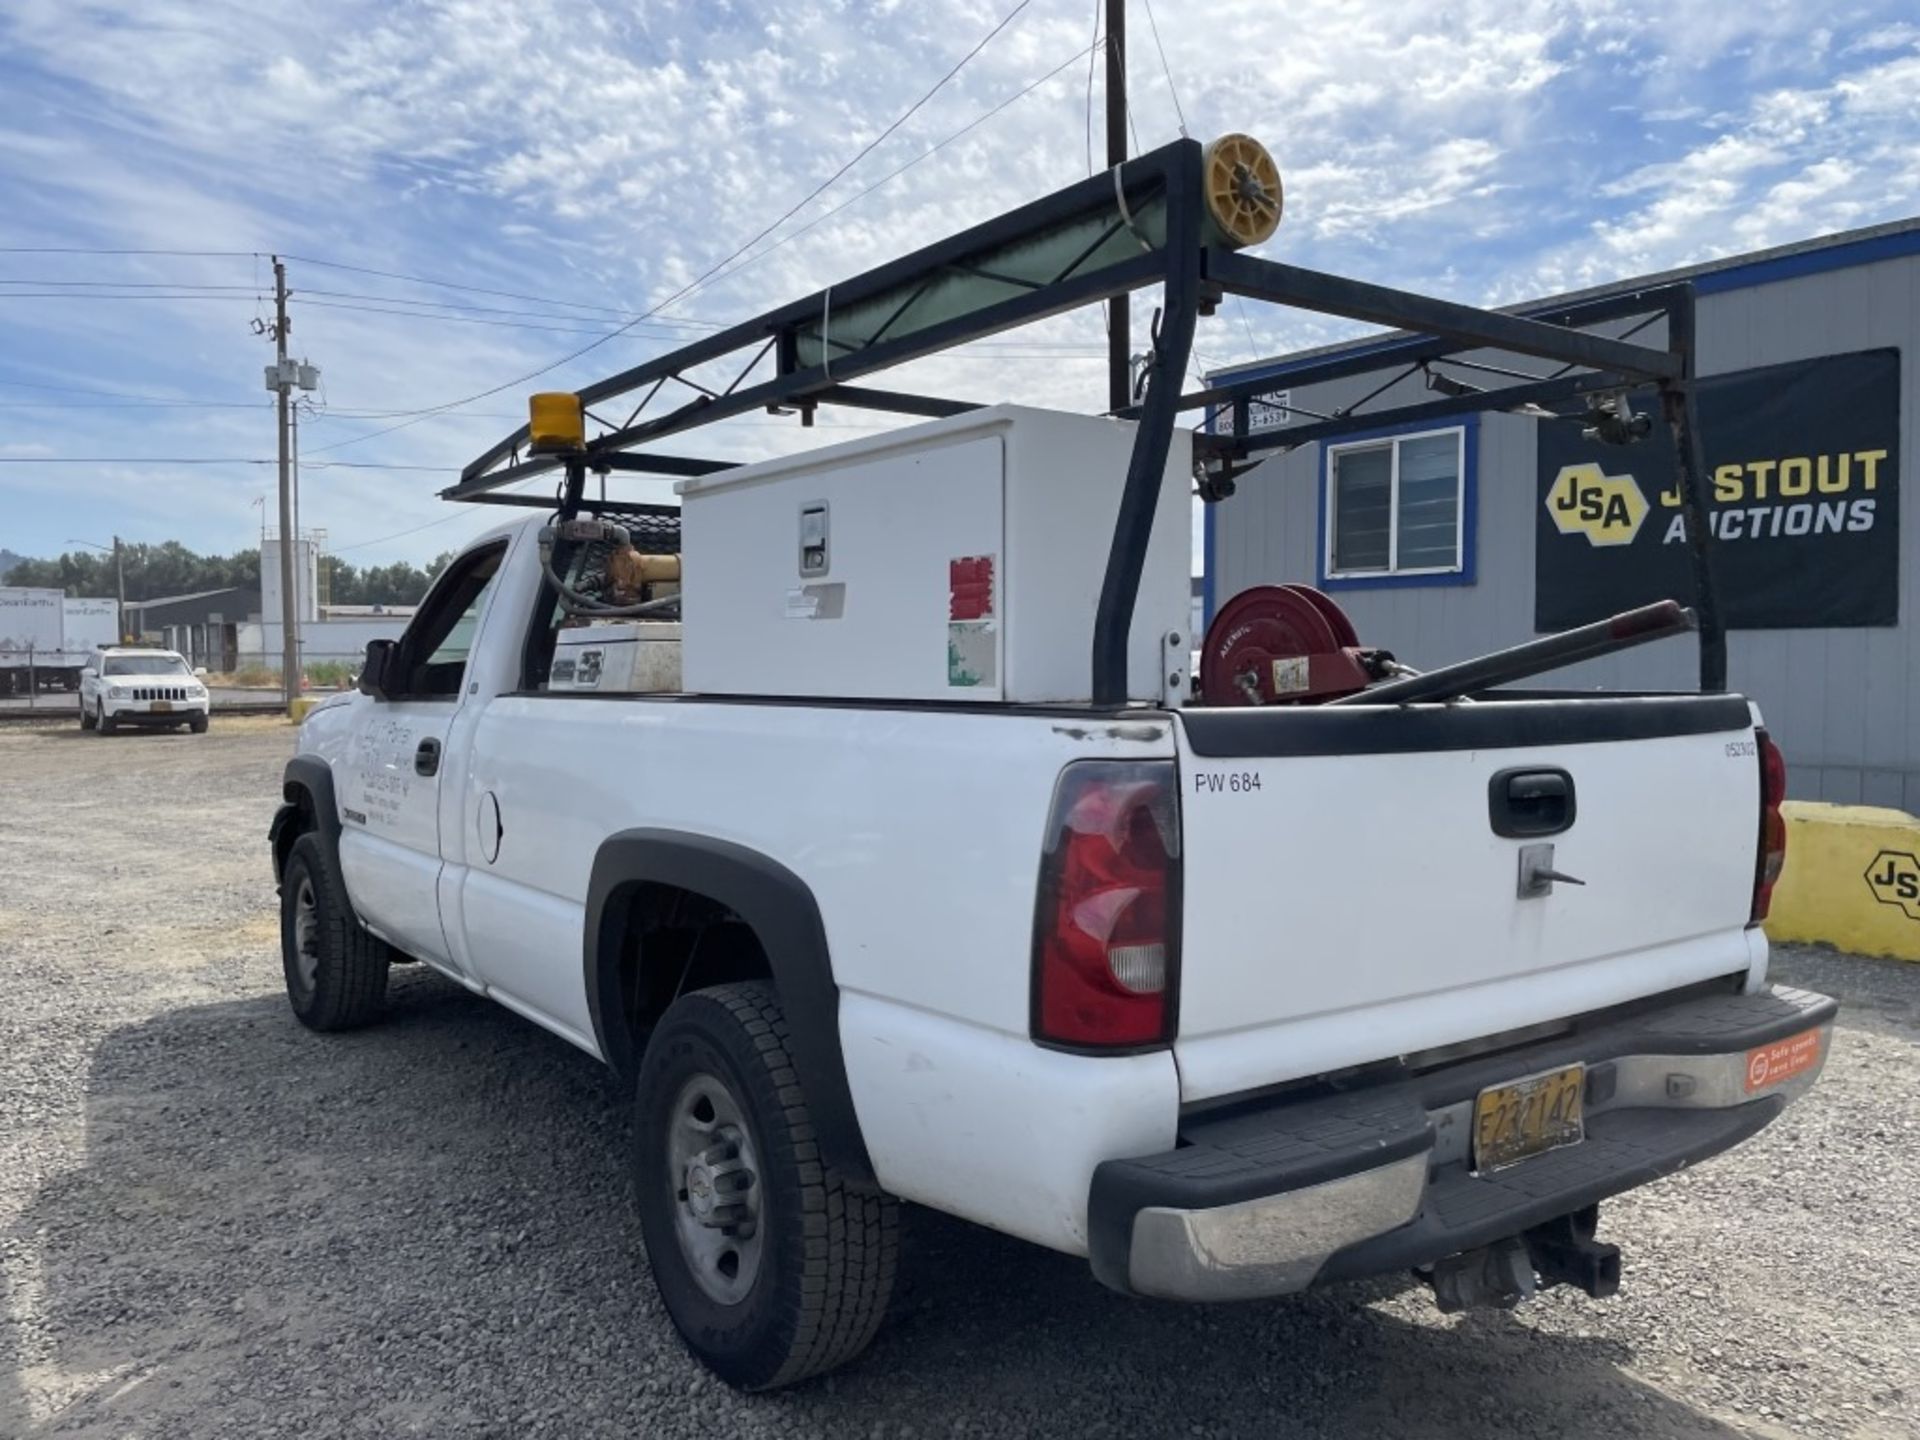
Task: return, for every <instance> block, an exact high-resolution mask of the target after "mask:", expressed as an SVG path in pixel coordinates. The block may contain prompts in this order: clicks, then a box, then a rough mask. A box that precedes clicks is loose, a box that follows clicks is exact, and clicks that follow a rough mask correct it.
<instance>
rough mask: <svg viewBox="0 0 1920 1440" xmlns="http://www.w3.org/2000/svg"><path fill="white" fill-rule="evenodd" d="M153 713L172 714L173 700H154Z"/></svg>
mask: <svg viewBox="0 0 1920 1440" xmlns="http://www.w3.org/2000/svg"><path fill="white" fill-rule="evenodd" d="M153 713H154V714H156V715H171V714H172V713H173V702H172V701H171V700H156V701H154V702H153Z"/></svg>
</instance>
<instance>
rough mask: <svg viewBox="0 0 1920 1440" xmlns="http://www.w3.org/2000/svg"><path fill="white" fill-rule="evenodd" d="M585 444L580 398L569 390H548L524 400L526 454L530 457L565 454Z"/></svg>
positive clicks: (584, 422) (583, 417) (581, 447)
mask: <svg viewBox="0 0 1920 1440" xmlns="http://www.w3.org/2000/svg"><path fill="white" fill-rule="evenodd" d="M586 445H587V419H586V413H585V412H584V411H583V410H582V409H581V406H580V397H579V396H578V395H575V394H573V393H572V392H571V391H568V390H549V391H545V392H543V393H541V394H539V395H534V396H531V397H529V398H528V400H527V452H528V453H529V454H532V455H568V454H572V453H574V452H576V451H579V450H584V449H585V448H586Z"/></svg>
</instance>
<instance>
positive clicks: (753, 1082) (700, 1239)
mask: <svg viewBox="0 0 1920 1440" xmlns="http://www.w3.org/2000/svg"><path fill="white" fill-rule="evenodd" d="M786 1041H787V1022H786V1017H785V1015H784V1014H783V1013H782V1011H781V1009H780V1002H779V1000H778V998H777V997H776V996H775V994H774V990H773V987H772V986H771V985H770V984H768V983H766V982H765V981H748V982H744V983H741V984H735V985H719V986H715V987H714V988H712V989H710V990H698V991H695V992H694V993H692V994H690V995H683V996H682V997H681V998H680V999H678V1000H676V1001H675V1002H674V1003H673V1005H672V1007H671V1008H669V1009H668V1011H667V1013H666V1015H665V1016H664V1017H663V1018H662V1020H661V1022H660V1025H659V1028H658V1029H657V1030H655V1031H654V1034H653V1037H652V1040H651V1041H650V1042H649V1044H648V1046H647V1051H646V1056H645V1058H644V1059H643V1060H642V1061H641V1065H640V1084H639V1095H638V1100H637V1113H636V1115H635V1124H634V1154H633V1169H634V1182H635V1188H636V1191H637V1193H638V1196H639V1206H640V1227H641V1231H642V1233H643V1235H644V1236H645V1238H646V1244H647V1257H648V1259H649V1260H650V1261H651V1262H652V1264H653V1278H654V1283H655V1284H656V1285H657V1286H658V1287H659V1289H660V1297H661V1299H662V1300H663V1301H665V1302H666V1307H667V1313H668V1314H669V1315H671V1316H672V1317H673V1323H674V1325H675V1326H676V1327H677V1328H678V1329H679V1331H680V1334H681V1336H682V1337H683V1338H685V1340H686V1342H687V1345H688V1346H689V1347H690V1348H691V1349H692V1350H693V1352H694V1354H695V1355H697V1356H699V1357H700V1359H701V1360H702V1361H704V1362H705V1363H706V1365H707V1367H708V1368H709V1369H711V1370H712V1371H713V1372H714V1373H715V1374H716V1375H718V1376H719V1377H720V1378H721V1379H722V1380H725V1381H726V1382H727V1383H728V1384H729V1385H734V1386H737V1387H739V1388H740V1389H742V1390H771V1389H775V1388H777V1387H779V1386H782V1385H791V1384H793V1383H794V1382H796V1381H799V1380H804V1379H806V1378H807V1377H808V1376H810V1375H818V1374H820V1373H821V1372H823V1371H827V1370H832V1369H835V1368H836V1367H838V1366H841V1365H844V1364H846V1363H847V1362H848V1361H849V1360H851V1359H853V1358H854V1357H855V1356H856V1355H858V1354H859V1353H860V1352H861V1351H862V1350H864V1349H866V1348H867V1345H868V1343H869V1342H870V1341H871V1340H872V1339H873V1336H874V1332H875V1331H876V1330H878V1329H879V1328H880V1321H881V1319H882V1317H883V1316H884V1315H885V1313H886V1308H887V1301H888V1299H889V1298H890V1297H891V1295H892V1293H893V1276H894V1267H895V1262H896V1260H897V1257H898V1251H899V1223H900V1222H899V1205H898V1203H897V1202H896V1201H895V1200H894V1199H893V1197H892V1196H890V1195H880V1194H873V1193H867V1192H863V1191H858V1190H854V1189H852V1188H850V1187H849V1186H847V1185H846V1183H845V1182H844V1181H843V1180H842V1179H841V1178H840V1177H839V1175H838V1174H836V1173H835V1172H834V1171H833V1170H832V1169H831V1168H830V1167H828V1166H827V1165H826V1164H825V1163H824V1162H823V1161H822V1160H821V1159H820V1158H819V1145H818V1142H817V1140H816V1139H815V1137H814V1131H813V1121H812V1119H811V1117H810V1115H809V1113H808V1110H807V1102H806V1099H805V1097H804V1096H803V1095H802V1093H801V1090H800V1086H799V1082H798V1081H797V1080H796V1079H795V1077H794V1073H793V1062H792V1060H791V1059H790V1058H789V1057H788V1055H787V1044H786Z"/></svg>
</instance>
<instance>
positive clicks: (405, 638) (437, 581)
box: [387, 535, 512, 704]
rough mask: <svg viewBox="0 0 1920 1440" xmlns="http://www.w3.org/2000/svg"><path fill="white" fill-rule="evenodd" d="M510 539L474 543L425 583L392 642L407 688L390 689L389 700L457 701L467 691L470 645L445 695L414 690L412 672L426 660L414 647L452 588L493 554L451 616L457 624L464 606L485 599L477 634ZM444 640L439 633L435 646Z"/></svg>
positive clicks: (476, 622)
mask: <svg viewBox="0 0 1920 1440" xmlns="http://www.w3.org/2000/svg"><path fill="white" fill-rule="evenodd" d="M511 540H512V537H511V536H506V535H503V536H501V537H500V538H498V539H497V540H491V541H487V542H485V543H482V544H478V545H475V546H474V547H473V548H472V549H471V550H468V551H465V552H463V553H462V554H460V555H457V556H455V557H454V558H453V559H452V560H451V561H450V562H448V565H447V568H446V569H445V570H442V571H441V572H440V573H439V574H438V575H436V576H435V577H434V580H433V584H431V585H429V586H428V587H427V593H426V594H425V595H423V596H422V597H421V599H420V607H419V608H418V609H417V610H415V611H414V612H413V617H412V618H411V619H409V620H408V621H407V624H406V628H405V629H404V630H402V631H401V632H400V637H399V638H398V639H397V640H395V641H394V642H393V652H392V655H393V664H394V668H395V669H396V670H397V672H398V674H399V675H400V676H402V677H404V683H405V684H406V685H407V688H406V689H405V690H404V691H400V690H395V691H390V692H389V694H388V696H387V698H388V699H389V700H412V701H419V702H422V703H424V704H456V703H458V702H459V700H460V698H461V696H462V695H463V694H465V692H466V686H467V674H468V672H469V671H470V670H471V669H472V666H473V651H472V649H471V647H469V649H468V651H467V657H466V659H464V660H463V661H461V662H460V681H459V683H458V684H457V685H455V686H454V688H453V690H452V691H451V693H449V694H445V695H436V694H433V693H431V692H422V691H416V690H414V689H413V688H412V680H413V677H414V673H415V672H416V671H417V670H418V669H420V668H421V667H422V666H424V665H425V664H426V662H427V656H425V655H416V650H417V648H418V645H419V641H420V638H421V637H422V636H423V635H424V633H425V631H426V629H427V628H428V625H429V623H430V622H431V621H433V620H437V619H438V618H439V615H440V614H441V607H442V606H444V605H447V604H450V603H451V600H450V596H451V594H452V592H453V591H454V590H456V589H457V588H458V587H459V586H460V584H461V583H462V582H463V581H464V580H465V579H466V578H467V576H468V575H469V574H470V573H471V572H472V570H473V569H474V567H476V566H477V565H479V564H481V563H482V561H483V560H485V558H486V557H487V556H488V555H493V556H496V557H497V560H496V563H495V565H494V568H493V573H492V574H491V575H489V576H488V577H487V578H486V580H485V581H483V582H482V586H481V589H480V590H479V591H476V592H475V593H474V594H473V595H472V596H470V597H469V598H468V599H467V600H466V602H465V603H464V604H462V605H461V607H460V609H459V611H458V612H457V613H456V614H455V615H454V617H453V624H454V625H458V624H459V623H460V616H462V615H464V614H466V613H467V606H469V605H472V604H473V603H474V602H475V601H477V600H483V599H484V600H485V602H486V603H485V604H483V605H482V606H481V607H480V613H479V614H478V615H476V616H475V617H474V627H473V633H474V635H475V636H476V637H478V635H479V634H480V632H481V630H482V629H483V628H484V627H485V625H486V623H487V613H486V612H487V611H488V610H489V609H491V608H492V605H493V596H494V595H495V594H497V593H498V589H497V587H496V586H495V585H494V581H496V580H498V579H499V578H500V572H501V571H502V570H504V569H505V568H506V564H507V547H508V545H509V544H510V543H511ZM452 631H453V626H451V625H450V626H448V627H447V634H451V633H452ZM445 643H446V635H442V636H441V637H440V640H439V642H438V643H437V644H436V646H435V649H438V648H439V645H441V644H445ZM429 653H431V652H429Z"/></svg>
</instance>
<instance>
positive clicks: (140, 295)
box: [0, 290, 253, 305]
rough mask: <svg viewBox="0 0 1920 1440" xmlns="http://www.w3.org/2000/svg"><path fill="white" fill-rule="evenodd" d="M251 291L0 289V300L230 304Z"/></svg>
mask: <svg viewBox="0 0 1920 1440" xmlns="http://www.w3.org/2000/svg"><path fill="white" fill-rule="evenodd" d="M252 296H253V292H252V291H251V290H249V291H248V292H247V293H246V294H244V295H199V294H187V293H185V292H182V293H180V294H177V295H157V294H154V293H153V292H151V291H134V292H129V293H125V294H121V293H111V294H110V293H108V292H106V291H103V290H89V291H87V292H86V293H85V294H79V295H76V294H75V293H73V292H72V291H71V290H0V300H214V301H217V302H219V303H220V304H222V305H231V304H234V303H236V302H244V301H246V300H248V299H251V298H252Z"/></svg>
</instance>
